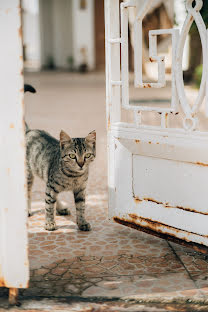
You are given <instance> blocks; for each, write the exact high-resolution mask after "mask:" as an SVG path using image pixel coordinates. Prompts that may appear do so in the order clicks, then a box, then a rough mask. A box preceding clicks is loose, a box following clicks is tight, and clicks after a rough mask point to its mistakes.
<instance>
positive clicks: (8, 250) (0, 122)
mask: <svg viewBox="0 0 208 312" xmlns="http://www.w3.org/2000/svg"><path fill="white" fill-rule="evenodd" d="M20 16H21V9H20V1H19V0H7V1H5V0H0V43H1V49H0V68H1V70H0V154H1V162H0V192H1V196H0V286H6V287H10V288H22V287H23V288H25V287H27V286H28V280H29V270H28V254H27V224H26V223H27V211H26V210H27V209H26V206H27V205H26V203H27V202H26V193H27V185H26V172H25V138H24V121H23V114H24V107H23V58H22V31H21V18H20Z"/></svg>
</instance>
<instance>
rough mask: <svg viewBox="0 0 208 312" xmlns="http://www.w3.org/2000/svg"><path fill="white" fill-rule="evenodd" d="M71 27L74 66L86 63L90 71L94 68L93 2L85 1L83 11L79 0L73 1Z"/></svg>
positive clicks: (92, 0)
mask: <svg viewBox="0 0 208 312" xmlns="http://www.w3.org/2000/svg"><path fill="white" fill-rule="evenodd" d="M95 1H99V0H95ZM72 25H73V56H74V62H75V66H76V67H79V66H80V65H81V64H82V63H83V62H86V63H87V65H88V68H89V69H90V70H92V69H94V68H95V42H94V40H95V38H94V37H95V30H94V0H86V8H85V9H81V8H80V0H73V2H72Z"/></svg>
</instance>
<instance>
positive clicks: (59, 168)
mask: <svg viewBox="0 0 208 312" xmlns="http://www.w3.org/2000/svg"><path fill="white" fill-rule="evenodd" d="M95 143H96V133H95V131H93V132H91V133H89V134H88V136H87V137H86V138H70V137H69V136H68V135H67V134H66V133H65V132H64V131H61V133H60V140H56V139H55V138H54V137H52V136H51V135H50V134H49V133H47V132H45V131H41V130H30V129H29V127H28V126H26V158H27V182H28V214H29V215H30V214H31V190H32V184H33V180H34V176H35V175H37V176H38V177H40V178H41V179H43V180H44V181H45V183H46V190H45V229H46V230H49V231H53V230H55V229H56V223H55V208H56V210H57V211H58V212H59V214H67V213H68V212H67V210H66V208H63V207H62V205H61V203H60V202H59V201H58V198H57V197H58V195H59V193H61V192H63V191H72V192H73V194H74V199H75V205H76V219H77V225H78V227H79V229H80V230H82V231H89V230H90V229H91V227H90V224H89V223H88V222H87V221H86V220H85V217H84V213H85V191H86V185H87V180H88V172H89V165H90V163H91V162H92V161H93V160H94V159H95Z"/></svg>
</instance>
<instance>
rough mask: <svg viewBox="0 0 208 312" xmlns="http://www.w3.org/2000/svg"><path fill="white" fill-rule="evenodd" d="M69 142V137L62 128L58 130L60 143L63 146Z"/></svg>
mask: <svg viewBox="0 0 208 312" xmlns="http://www.w3.org/2000/svg"><path fill="white" fill-rule="evenodd" d="M70 142H71V138H70V136H69V135H68V134H67V133H66V132H64V131H63V130H61V132H60V145H61V147H62V148H63V147H64V146H65V145H66V144H69V143H70Z"/></svg>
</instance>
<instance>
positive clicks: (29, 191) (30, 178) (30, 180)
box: [27, 169, 34, 217]
mask: <svg viewBox="0 0 208 312" xmlns="http://www.w3.org/2000/svg"><path fill="white" fill-rule="evenodd" d="M33 181H34V176H33V174H32V171H31V170H29V169H28V170H27V209H28V217H30V216H31V215H32V212H31V195H32V185H33Z"/></svg>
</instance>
